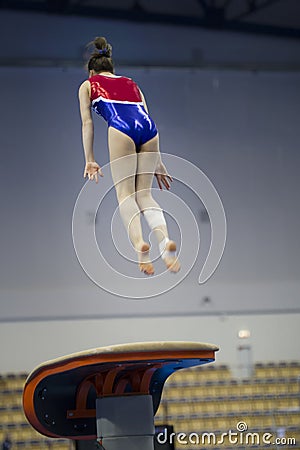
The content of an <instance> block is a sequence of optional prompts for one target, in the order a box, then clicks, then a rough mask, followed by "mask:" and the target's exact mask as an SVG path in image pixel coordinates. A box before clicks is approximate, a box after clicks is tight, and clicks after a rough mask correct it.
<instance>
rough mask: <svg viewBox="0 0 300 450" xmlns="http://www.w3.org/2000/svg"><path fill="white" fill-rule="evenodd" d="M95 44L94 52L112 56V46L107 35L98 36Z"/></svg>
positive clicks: (107, 56)
mask: <svg viewBox="0 0 300 450" xmlns="http://www.w3.org/2000/svg"><path fill="white" fill-rule="evenodd" d="M93 44H94V46H95V50H94V53H98V54H99V55H100V56H105V57H106V58H111V57H112V46H111V45H110V44H109V43H108V42H107V40H106V39H105V37H96V38H95V39H94V41H93Z"/></svg>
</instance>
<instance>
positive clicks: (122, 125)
mask: <svg viewBox="0 0 300 450" xmlns="http://www.w3.org/2000/svg"><path fill="white" fill-rule="evenodd" d="M89 81H90V84H91V101H92V108H93V110H94V111H95V112H96V113H97V114H99V115H101V116H102V117H103V118H104V119H105V120H106V121H107V123H108V126H109V127H113V128H116V129H117V130H119V131H121V132H122V133H125V134H126V135H127V136H129V137H130V138H131V139H132V140H133V141H134V143H135V145H136V146H137V147H139V146H140V145H142V144H145V143H146V142H148V141H149V140H150V139H152V138H153V137H154V136H156V134H157V129H156V126H155V123H154V122H153V120H152V119H151V117H150V116H149V114H148V113H147V112H146V110H145V108H144V105H143V100H142V97H141V93H140V90H139V88H138V86H137V85H136V83H135V82H134V81H133V80H131V79H130V78H127V77H121V76H120V77H119V76H105V75H100V74H99V75H94V76H92V77H91V78H89Z"/></svg>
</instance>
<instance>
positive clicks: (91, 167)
mask: <svg viewBox="0 0 300 450" xmlns="http://www.w3.org/2000/svg"><path fill="white" fill-rule="evenodd" d="M98 175H100V177H103V173H102V170H101V167H100V166H99V164H97V163H96V161H94V162H87V163H86V165H85V168H84V172H83V177H84V178H86V177H87V176H88V178H89V180H95V181H96V183H98Z"/></svg>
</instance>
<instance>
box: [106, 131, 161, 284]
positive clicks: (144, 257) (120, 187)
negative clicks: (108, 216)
mask: <svg viewBox="0 0 300 450" xmlns="http://www.w3.org/2000/svg"><path fill="white" fill-rule="evenodd" d="M108 147H109V153H110V163H111V173H112V178H113V181H114V184H115V189H116V194H117V199H118V203H119V208H120V214H121V217H122V220H123V223H124V225H125V227H126V230H127V232H128V234H129V238H130V240H131V242H132V245H133V246H134V248H135V250H136V252H137V254H138V258H139V266H140V270H141V271H142V272H144V273H145V274H147V275H152V274H153V273H154V268H153V265H152V263H151V261H150V259H149V249H150V246H149V244H147V243H146V242H145V241H144V239H143V235H142V227H141V221H140V209H139V206H138V204H137V203H136V199H135V178H136V168H137V154H136V149H135V144H134V142H133V140H132V139H131V138H130V137H128V136H127V135H126V134H124V133H122V132H120V131H119V130H116V129H115V128H112V127H109V129H108ZM124 157H126V158H124ZM120 158H121V159H120Z"/></svg>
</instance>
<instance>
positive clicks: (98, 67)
mask: <svg viewBox="0 0 300 450" xmlns="http://www.w3.org/2000/svg"><path fill="white" fill-rule="evenodd" d="M88 45H89V46H90V45H93V46H94V50H93V53H92V54H91V56H90V59H89V61H88V64H87V67H88V70H94V71H95V72H111V73H114V63H113V60H112V59H111V56H112V46H111V45H110V44H109V43H108V42H107V40H106V39H105V37H96V38H95V39H94V40H93V41H92V42H91V43H90V44H88Z"/></svg>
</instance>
